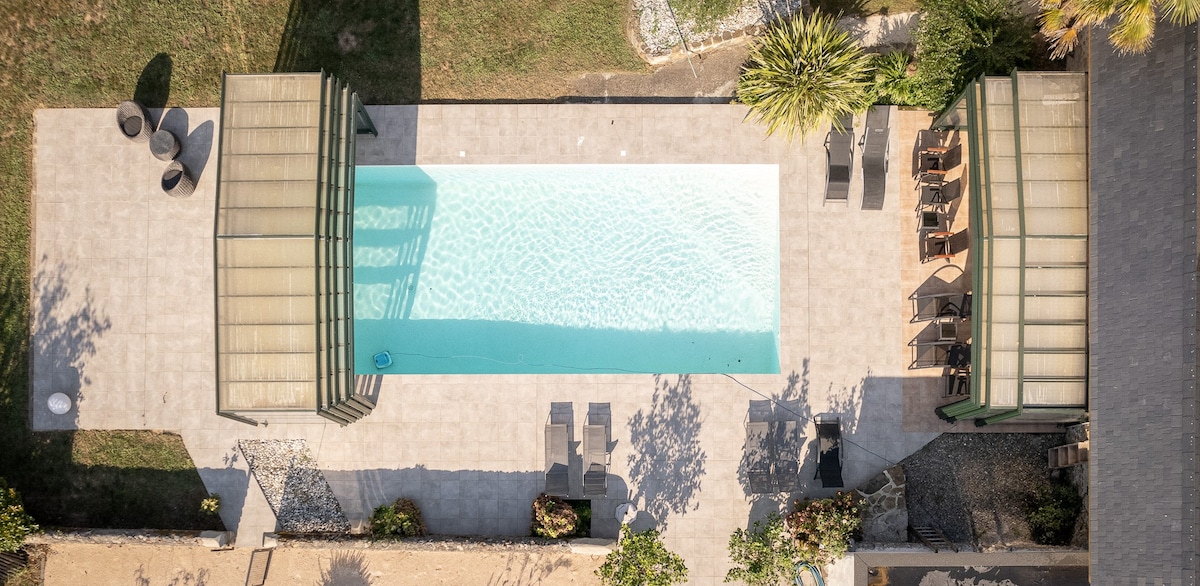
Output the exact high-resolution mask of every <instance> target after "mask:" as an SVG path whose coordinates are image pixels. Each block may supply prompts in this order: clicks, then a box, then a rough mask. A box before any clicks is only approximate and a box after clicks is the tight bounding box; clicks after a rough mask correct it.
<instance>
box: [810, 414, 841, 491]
mask: <svg viewBox="0 0 1200 586" xmlns="http://www.w3.org/2000/svg"><path fill="white" fill-rule="evenodd" d="M816 477H817V479H818V480H820V481H821V486H822V487H825V488H841V487H842V486H844V483H843V482H842V420H841V418H840V417H819V416H818V417H817V476H816Z"/></svg>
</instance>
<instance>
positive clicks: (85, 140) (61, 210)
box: [31, 104, 994, 584]
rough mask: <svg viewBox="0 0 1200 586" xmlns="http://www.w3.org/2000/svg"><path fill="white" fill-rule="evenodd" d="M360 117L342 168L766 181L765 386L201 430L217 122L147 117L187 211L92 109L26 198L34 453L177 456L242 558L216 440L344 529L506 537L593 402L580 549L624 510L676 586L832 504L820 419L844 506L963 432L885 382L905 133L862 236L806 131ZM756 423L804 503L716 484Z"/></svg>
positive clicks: (430, 397) (520, 116)
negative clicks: (763, 422)
mask: <svg viewBox="0 0 1200 586" xmlns="http://www.w3.org/2000/svg"><path fill="white" fill-rule="evenodd" d="M368 109H369V111H370V114H371V116H372V118H373V119H374V121H375V123H376V125H377V126H378V129H379V132H380V136H379V137H378V138H370V137H362V138H360V140H359V147H358V160H357V163H358V164H360V165H372V164H412V163H418V164H456V163H473V164H506V163H758V164H775V165H778V167H779V187H780V289H781V290H780V299H781V307H780V311H781V324H782V325H781V332H780V347H781V353H780V362H781V365H782V368H781V373H780V374H778V375H738V376H736V378H735V377H730V376H725V375H717V374H709V375H692V376H687V375H683V376H680V375H513V376H482V375H476V376H468V375H437V376H433V375H428V376H387V377H361V380H362V383H363V384H364V385H368V386H369V392H370V393H371V394H372V395H375V396H376V397H377V399H378V400H377V402H378V408H377V409H376V410H375V411H374V412H373V413H372V414H371V415H370V416H368V417H367V418H365V419H364V420H362V421H360V422H358V423H356V424H354V425H351V426H348V427H345V428H341V427H338V426H337V425H335V424H332V423H328V422H325V421H324V420H322V419H320V418H318V417H316V416H315V415H313V416H311V417H305V418H297V419H296V420H295V421H294V422H287V423H275V422H272V424H271V425H269V426H263V427H251V426H248V425H245V424H241V423H237V422H235V421H232V420H229V419H225V418H221V417H218V416H217V415H216V413H215V406H214V395H215V391H214V387H215V373H214V368H215V352H214V348H215V340H214V329H215V326H214V303H213V266H214V262H213V242H212V240H213V222H214V213H215V185H216V174H217V161H216V158H217V155H216V151H217V144H218V137H217V136H215V135H216V127H217V122H216V121H217V120H218V117H219V112H218V110H217V109H214V108H207V109H188V110H186V111H184V110H180V109H174V110H170V111H168V112H167V113H166V115H165V120H164V122H163V126H164V127H166V128H169V129H171V130H174V131H175V132H176V134H178V135H180V136H186V138H184V139H183V141H184V153H183V160H184V162H185V163H187V164H188V165H189V166H190V167H192V168H193V169H194V170H198V171H199V172H200V178H199V182H198V187H197V189H196V192H195V193H194V194H193V195H192V196H191V197H190V198H186V199H173V198H170V197H167V196H166V195H165V194H163V193H162V191H161V190H160V188H159V184H158V182H159V177H160V175H161V173H162V169H163V168H164V165H165V164H164V163H163V162H161V161H158V160H156V159H154V158H153V157H152V156H151V155H150V153H149V152H148V149H147V148H146V145H145V144H133V143H129V142H128V141H126V140H125V139H124V138H123V137H122V136H121V135H120V133H119V132H118V131H117V129H116V128H115V126H114V124H113V122H114V120H113V111H112V110H109V109H88V110H42V111H39V112H38V115H37V138H36V154H35V167H36V169H35V174H36V185H35V190H34V198H33V201H34V232H35V244H34V254H35V269H34V270H35V275H34V291H33V304H32V305H33V312H34V326H33V327H34V336H33V382H32V390H31V397H32V399H31V401H32V406H31V413H32V416H31V419H32V422H33V425H34V426H35V428H36V429H40V430H47V429H76V428H78V429H162V430H176V431H178V432H180V433H181V434H182V436H183V438H184V441H185V442H186V444H187V446H188V450H189V452H190V453H191V456H192V458H193V459H194V460H195V463H196V466H197V467H198V468H199V469H200V474H201V477H202V478H203V480H204V482H205V485H206V486H207V488H208V489H209V490H210V491H212V492H219V493H220V494H221V495H222V497H223V500H224V507H223V509H222V518H223V520H224V521H225V524H226V526H227V527H228V528H230V529H231V530H236V531H237V532H238V544H239V545H258V544H259V543H261V535H262V533H263V532H267V531H272V530H273V529H274V523H275V519H274V516H273V514H272V512H271V510H270V508H269V506H268V505H267V503H266V500H265V498H264V497H263V495H262V492H261V491H260V490H259V489H258V487H257V485H256V484H255V483H254V482H253V480H252V479H250V478H249V476H248V468H247V466H246V464H245V462H244V461H242V458H241V456H240V454H239V453H238V452H237V450H236V443H237V440H238V439H271V438H296V439H305V440H307V442H308V446H309V449H310V450H311V451H312V453H313V454H314V455H315V456H316V459H317V461H318V463H319V465H320V466H321V468H322V469H323V470H324V473H325V475H326V478H327V479H328V480H329V482H330V484H331V486H332V488H333V490H334V492H335V493H336V495H337V496H338V499H339V501H340V503H341V505H342V507H343V509H344V510H345V512H346V513H347V515H348V516H349V518H350V520H351V524H352V525H356V526H359V527H361V526H362V524H363V522H364V521H365V519H366V518H367V517H368V516H369V515H370V512H371V510H372V509H373V508H374V507H375V506H378V505H380V504H383V503H385V502H389V501H391V500H393V499H395V498H396V497H399V496H406V497H410V498H413V499H414V500H415V501H416V502H417V503H418V504H419V505H420V506H421V507H422V510H423V512H424V513H425V517H426V521H427V523H428V525H429V528H430V530H431V532H434V533H447V534H485V535H491V534H512V535H524V534H527V533H528V528H529V507H530V503H531V501H532V500H533V498H534V496H536V495H537V493H538V492H539V491H540V489H541V485H542V482H543V473H542V469H543V441H544V439H543V438H544V435H543V425H544V424H545V422H546V418H547V415H548V413H549V412H550V408H551V403H563V402H570V403H571V404H572V406H573V412H574V422H575V425H574V431H573V438H574V441H576V442H577V441H579V440H580V439H581V438H582V432H581V430H582V425H583V420H584V417H585V415H586V413H587V410H588V404H589V403H609V404H610V405H611V411H612V416H613V430H612V438H613V440H615V447H614V449H613V451H612V466H611V467H610V471H609V472H610V478H609V492H608V499H606V500H604V501H600V502H598V503H596V507H597V511H596V515H595V519H596V520H597V522H598V523H597V524H596V526H595V527H596V529H597V531H598V532H599V533H602V534H608V535H614V536H615V533H616V523H615V521H609V520H610V519H612V511H613V510H614V509H615V507H616V505H617V504H619V503H621V502H626V501H633V502H634V503H635V504H636V505H637V506H638V509H639V510H640V511H642V512H641V514H640V516H639V518H638V520H637V522H636V524H635V526H637V527H639V528H641V527H648V526H657V527H659V528H660V529H665V532H664V537H665V540H666V543H667V546H668V547H670V548H671V549H673V550H675V551H677V552H678V553H680V554H681V555H683V556H684V558H685V559H686V560H687V564H688V567H689V570H690V576H691V578H692V583H696V584H718V583H720V582H721V580H722V578H723V577H724V574H725V572H726V570H727V569H728V559H727V552H726V543H727V541H728V536H729V534H730V533H731V532H732V531H733V529H735V528H737V527H746V526H747V525H748V524H749V523H750V522H751V521H752V520H753V519H756V518H759V517H761V515H763V514H765V513H766V512H767V511H769V510H776V509H778V508H779V507H781V506H783V505H785V504H786V503H789V502H790V501H789V498H790V497H800V496H826V495H829V494H832V492H833V490H832V489H824V488H821V487H820V486H819V483H816V482H815V481H813V480H812V478H813V476H814V473H815V466H816V463H815V453H814V452H813V451H812V444H813V443H814V442H815V437H816V434H815V429H814V427H813V426H812V424H811V421H810V420H811V418H812V417H813V416H815V415H817V414H820V413H836V414H838V415H840V416H841V418H842V422H843V437H844V452H845V470H844V478H845V481H846V486H847V487H848V488H852V487H854V486H855V485H857V484H859V483H861V482H864V481H866V480H868V479H869V478H870V477H872V476H874V475H875V474H877V473H878V472H880V471H881V470H883V469H884V468H886V467H888V466H891V465H893V464H895V463H896V462H898V461H900V460H901V459H903V458H904V457H905V456H907V455H908V454H910V453H912V452H914V451H916V450H917V449H919V448H920V447H921V446H922V445H924V444H925V443H926V442H928V441H929V440H930V439H932V438H933V437H935V436H936V435H937V434H938V433H940V432H942V431H974V430H975V428H974V426H973V425H971V424H970V423H966V424H964V423H959V424H956V425H953V426H952V425H949V424H946V423H944V422H942V421H940V420H938V419H937V418H936V417H935V416H934V415H933V412H932V408H933V407H934V406H936V405H937V404H938V403H937V401H938V400H939V399H940V396H939V397H932V398H931V397H928V396H925V395H928V394H929V393H932V392H937V391H938V390H940V388H941V386H940V385H941V383H940V379H939V378H938V376H939V375H940V371H938V370H937V369H926V370H908V368H907V367H908V364H909V360H910V354H909V348H908V346H907V343H908V341H909V340H910V339H911V331H912V328H911V327H910V326H909V324H908V321H909V318H910V317H911V303H910V301H909V300H908V297H909V295H910V294H911V293H912V292H913V291H914V290H915V286H916V284H919V283H922V282H924V281H925V279H926V278H927V277H928V275H929V274H933V272H934V271H935V270H936V269H938V268H939V267H935V266H928V265H921V264H920V263H919V262H918V259H917V254H916V242H915V240H916V237H915V226H916V219H915V218H914V216H913V213H912V198H913V197H914V195H913V194H912V193H911V192H912V189H911V185H912V183H911V181H912V180H911V178H910V177H907V175H908V173H909V172H910V169H911V164H910V160H909V159H910V157H911V154H912V152H911V151H912V148H913V144H914V142H913V141H914V140H915V139H916V134H915V132H916V130H919V129H920V128H923V127H925V126H927V125H928V120H929V119H928V116H927V114H926V113H924V112H913V111H895V112H893V115H892V133H891V136H890V140H891V145H890V153H891V165H890V177H889V183H888V193H887V199H886V204H885V207H884V209H883V210H882V211H862V210H860V209H859V206H858V198H859V195H860V191H861V189H860V183H861V176H860V175H859V174H858V173H857V172H856V173H855V175H854V178H853V181H852V184H851V198H850V204H849V206H846V205H840V206H839V205H834V204H830V205H824V204H823V203H822V195H823V191H824V185H825V152H824V148H823V146H822V143H823V140H824V133H823V132H821V133H815V134H813V135H811V136H809V137H807V139H805V140H803V141H801V140H797V141H795V142H793V143H790V144H789V143H788V142H787V141H785V140H784V139H782V138H780V137H772V138H764V136H763V128H762V127H761V126H758V125H755V124H752V123H749V122H743V118H744V117H745V114H746V110H745V109H744V108H743V107H741V106H734V105H664V104H656V105H547V104H539V105H511V104H506V105H490V104H489V105H482V104H480V105H424V106H382V107H369V108H368ZM964 223H965V220H964ZM956 260H957V261H958V262H962V259H961V258H959V259H956ZM921 271H925V272H921ZM54 392H65V393H67V394H68V395H70V396H72V398H73V399H75V401H76V403H75V405H76V408H75V409H72V410H71V411H70V412H69V413H68V414H67V415H63V416H57V415H54V414H52V413H50V411H49V410H48V409H47V407H46V399H47V397H48V396H49V395H50V394H51V393H54ZM906 393H909V394H913V393H922V395H921V396H915V395H914V396H908V395H906ZM768 398H769V399H775V400H777V401H782V402H786V404H787V405H790V406H791V408H793V409H794V410H795V411H796V412H797V413H798V415H799V416H800V417H801V418H802V420H804V421H806V422H807V425H806V426H805V427H804V428H803V430H802V431H803V433H804V434H805V437H806V438H807V439H806V443H807V446H806V448H805V449H804V452H803V454H802V458H803V459H802V463H803V468H802V469H801V479H802V481H804V482H805V484H806V486H805V487H804V488H803V490H801V491H799V492H797V493H795V494H791V495H788V494H780V495H752V494H749V487H748V483H747V482H746V479H745V475H744V474H743V473H742V470H741V469H740V466H741V463H742V456H743V453H742V451H743V441H744V439H745V427H744V423H745V420H746V416H747V410H748V407H749V402H750V401H754V400H762V399H768ZM914 405H916V406H919V407H920V408H919V409H918V408H916V407H914ZM993 431H994V430H993ZM497 438H499V441H496V440H497ZM576 449H577V448H576ZM576 453H578V452H576ZM574 491H575V492H576V493H578V492H579V490H578V486H576V487H575V488H574Z"/></svg>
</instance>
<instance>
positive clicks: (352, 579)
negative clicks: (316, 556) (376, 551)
mask: <svg viewBox="0 0 1200 586" xmlns="http://www.w3.org/2000/svg"><path fill="white" fill-rule="evenodd" d="M369 565H370V564H368V563H367V556H366V555H364V554H363V553H362V552H361V551H335V552H333V557H332V558H330V559H329V565H327V566H325V567H323V568H321V577H320V578H319V579H318V580H317V586H371V584H374V583H375V581H374V580H373V579H372V578H371V572H370V570H369V568H368V566H369Z"/></svg>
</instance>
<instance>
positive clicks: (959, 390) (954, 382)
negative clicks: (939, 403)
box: [945, 365, 971, 397]
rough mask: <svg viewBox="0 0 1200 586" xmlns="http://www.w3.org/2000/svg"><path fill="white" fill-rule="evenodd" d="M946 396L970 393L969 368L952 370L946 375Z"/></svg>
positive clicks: (968, 366)
mask: <svg viewBox="0 0 1200 586" xmlns="http://www.w3.org/2000/svg"><path fill="white" fill-rule="evenodd" d="M945 376H946V395H945V396H947V397H954V396H957V395H969V394H970V393H971V366H970V365H967V366H965V367H963V368H952V369H951V370H950V372H949V373H947V374H946V375H945Z"/></svg>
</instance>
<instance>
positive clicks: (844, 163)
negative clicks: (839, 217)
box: [825, 114, 854, 203]
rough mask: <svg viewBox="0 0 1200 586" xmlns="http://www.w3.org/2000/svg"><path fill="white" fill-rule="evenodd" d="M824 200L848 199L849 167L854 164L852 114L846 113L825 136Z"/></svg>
mask: <svg viewBox="0 0 1200 586" xmlns="http://www.w3.org/2000/svg"><path fill="white" fill-rule="evenodd" d="M825 163H826V172H825V201H826V202H830V201H837V202H842V203H848V202H849V201H850V168H851V167H852V166H853V165H854V116H853V115H852V114H847V115H845V116H842V117H841V118H839V119H838V121H837V123H836V124H832V125H830V127H829V134H827V135H826V136H825Z"/></svg>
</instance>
